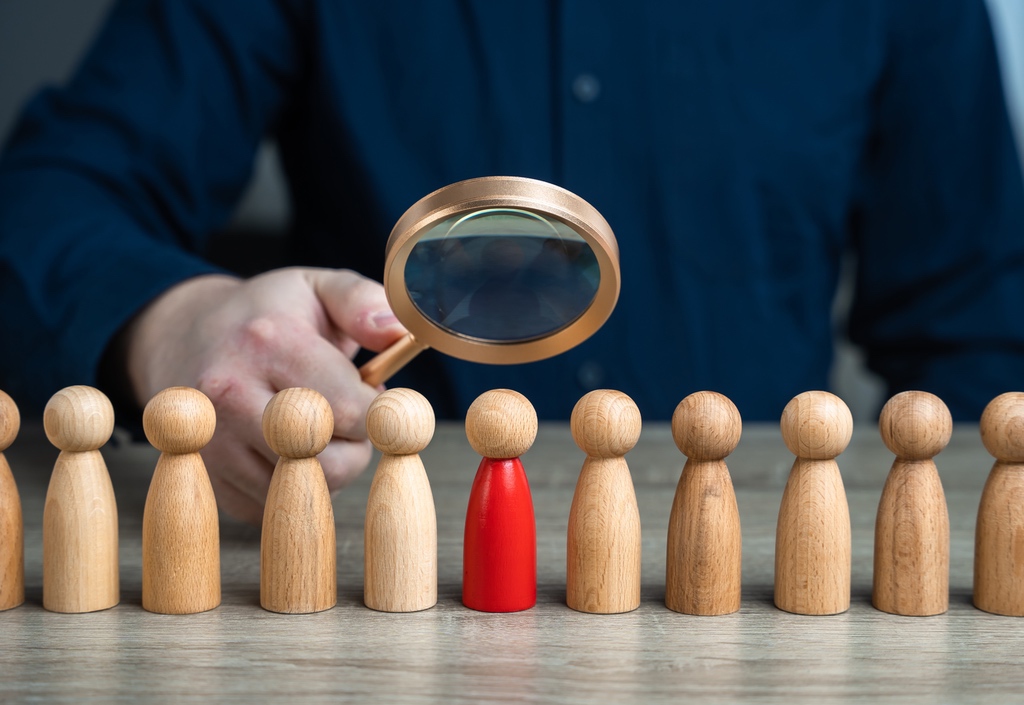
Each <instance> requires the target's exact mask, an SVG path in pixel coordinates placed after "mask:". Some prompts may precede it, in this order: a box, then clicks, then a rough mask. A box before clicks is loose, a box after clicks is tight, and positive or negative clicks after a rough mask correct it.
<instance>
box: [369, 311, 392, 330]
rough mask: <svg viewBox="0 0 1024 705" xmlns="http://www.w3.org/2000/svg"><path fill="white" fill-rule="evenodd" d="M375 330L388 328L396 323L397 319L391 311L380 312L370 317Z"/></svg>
mask: <svg viewBox="0 0 1024 705" xmlns="http://www.w3.org/2000/svg"><path fill="white" fill-rule="evenodd" d="M370 320H371V321H372V322H373V325H374V327H375V328H390V327H391V326H393V325H395V324H396V323H398V318H397V317H396V316H395V314H394V313H392V312H391V311H380V312H379V313H375V314H373V316H371V317H370Z"/></svg>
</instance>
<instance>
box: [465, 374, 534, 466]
mask: <svg viewBox="0 0 1024 705" xmlns="http://www.w3.org/2000/svg"><path fill="white" fill-rule="evenodd" d="M466 438H468V439H469V445H471V446H472V447H473V450H475V451H476V452H477V453H479V454H480V455H482V456H483V457H485V458H492V459H495V460H501V459H506V458H518V457H519V456H520V455H522V454H523V453H525V452H526V451H528V450H530V446H532V445H533V442H534V441H535V440H536V439H537V412H536V410H534V408H533V404H531V403H530V400H529V399H527V398H526V397H524V396H523V395H522V394H520V393H519V392H515V391H512V390H511V389H492V390H490V391H489V392H484V393H483V394H481V395H480V396H478V397H477V398H476V400H475V401H474V402H473V403H472V404H471V405H470V407H469V410H468V411H467V412H466Z"/></svg>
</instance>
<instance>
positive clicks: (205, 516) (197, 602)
mask: <svg viewBox="0 0 1024 705" xmlns="http://www.w3.org/2000/svg"><path fill="white" fill-rule="evenodd" d="M142 425H143V429H144V430H145V432H146V438H148V439H149V442H150V444H152V446H153V447H154V448H156V449H157V450H159V451H161V453H160V459H159V460H157V464H156V470H155V471H154V473H153V479H152V480H151V482H150V485H149V493H148V494H147V495H146V508H145V511H144V513H143V515H142V607H143V608H144V609H146V610H149V611H150V612H159V613H161V614H192V613H195V612H205V611H206V610H212V609H213V608H214V607H216V606H217V605H219V604H220V526H219V522H218V518H217V500H216V499H215V498H214V495H213V486H212V485H211V484H210V477H209V475H207V472H206V465H205V464H204V463H203V458H202V456H200V455H199V451H200V450H202V449H203V448H204V447H205V446H206V444H207V443H209V442H210V440H211V439H212V438H213V431H214V428H215V426H216V413H215V412H214V409H213V404H212V403H211V402H210V400H209V399H208V398H207V397H206V395H205V394H203V393H202V392H200V391H199V390H198V389H191V388H189V387H171V388H170V389H165V390H164V391H162V392H160V393H159V394H157V395H156V396H154V397H153V398H152V399H151V400H150V401H149V403H148V404H147V405H146V409H145V411H144V412H143V415H142Z"/></svg>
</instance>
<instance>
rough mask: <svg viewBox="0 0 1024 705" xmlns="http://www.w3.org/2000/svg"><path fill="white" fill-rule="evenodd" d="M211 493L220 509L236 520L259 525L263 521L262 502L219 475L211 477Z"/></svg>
mask: <svg viewBox="0 0 1024 705" xmlns="http://www.w3.org/2000/svg"><path fill="white" fill-rule="evenodd" d="M210 484H211V485H213V494H214V496H215V497H216V498H217V506H218V507H220V509H221V511H223V512H224V513H225V514H227V515H228V516H230V517H231V518H233V519H237V520H238V521H244V522H245V523H246V524H252V525H253V526H259V525H260V524H262V523H263V504H262V503H260V502H257V501H255V500H254V499H253V498H252V497H250V496H249V495H248V494H246V493H245V492H242V491H241V490H240V489H238V488H237V487H235V485H233V484H232V483H230V482H228V481H227V480H225V479H223V478H220V477H211V478H210Z"/></svg>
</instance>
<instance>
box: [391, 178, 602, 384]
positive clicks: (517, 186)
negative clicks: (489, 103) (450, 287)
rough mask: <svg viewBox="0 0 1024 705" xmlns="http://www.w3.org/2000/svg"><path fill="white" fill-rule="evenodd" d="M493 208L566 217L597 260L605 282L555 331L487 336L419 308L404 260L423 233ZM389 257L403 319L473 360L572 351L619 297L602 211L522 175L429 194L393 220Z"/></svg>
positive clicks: (446, 349)
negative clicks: (514, 337)
mask: <svg viewBox="0 0 1024 705" xmlns="http://www.w3.org/2000/svg"><path fill="white" fill-rule="evenodd" d="M491 208H509V209H518V210H523V211H528V212H531V213H535V214H538V215H541V216H544V217H546V218H550V219H553V220H557V221H561V222H562V223H564V224H565V225H567V226H569V227H570V228H571V229H572V230H573V231H574V232H576V233H577V234H578V235H579V236H580V237H582V238H583V239H584V240H585V241H586V243H587V244H588V245H589V246H590V248H591V250H593V252H594V256H595V258H596V259H597V262H598V267H599V272H600V281H599V282H598V288H597V293H596V294H595V296H594V300H593V301H592V302H591V304H590V306H589V307H587V309H586V311H584V312H583V314H581V315H580V316H579V317H578V318H576V319H575V320H574V321H572V322H570V323H568V324H567V325H566V326H565V327H563V328H560V329H558V330H556V331H554V332H553V333H551V334H550V335H545V336H542V337H538V338H531V339H529V340H523V341H488V340H481V339H479V338H471V337H468V336H465V335H461V334H459V333H457V332H455V331H451V330H448V329H446V328H443V327H441V326H440V325H438V324H437V323H435V322H434V321H431V320H430V319H429V318H427V316H426V315H424V314H423V313H422V312H421V311H420V310H419V309H418V308H417V307H416V304H414V303H413V301H412V298H410V296H409V291H408V289H407V288H406V286H405V265H406V262H407V261H408V259H409V254H410V253H411V252H412V249H413V247H414V246H415V245H416V243H417V242H418V241H419V238H420V237H421V236H422V235H423V234H424V233H427V232H429V231H430V230H431V228H433V227H434V226H435V225H437V224H438V223H440V222H442V221H444V220H447V219H448V218H451V217H453V216H458V215H463V214H467V213H472V212H476V211H480V210H485V209H491ZM385 262H386V263H385V265H384V288H385V291H386V293H387V297H388V301H389V303H390V304H391V308H392V310H393V311H394V312H395V315H396V316H397V317H398V320H400V321H401V322H402V323H403V324H404V325H405V327H406V328H407V329H408V330H409V332H410V333H412V335H413V337H414V338H415V339H416V340H417V341H419V342H420V343H422V344H423V345H426V346H428V347H431V348H435V349H436V350H440V351H441V352H443V353H445V354H446V355H451V356H453V357H457V358H460V359H462V360H469V361H471V362H486V363H490V364H499V365H510V364H516V363H521V362H533V361H535V360H543V359H544V358H548V357H552V356H554V355H557V354H559V353H561V352H564V351H566V350H569V349H570V348H572V347H575V346H576V345H578V344H580V343H582V342H583V341H584V340H586V339H587V338H589V337H590V336H591V335H593V334H594V333H595V332H597V330H598V329H599V328H600V327H601V326H602V325H603V324H604V322H605V321H606V320H608V317H609V316H610V315H611V313H612V311H613V310H614V309H615V303H616V302H617V301H618V298H619V287H620V273H619V246H618V243H617V242H616V241H615V235H614V234H613V233H612V229H611V226H609V225H608V222H607V221H606V220H605V219H604V216H602V215H601V214H600V213H599V212H598V211H597V209H596V208H594V207H593V206H592V205H590V204H589V203H587V202H586V201H584V200H583V199H582V198H580V197H579V196H577V195H576V194H574V193H572V192H571V191H567V190H565V189H564V188H561V187H560V186H555V185H554V184H549V183H547V182H545V181H538V180H536V179H527V178H523V177H517V176H485V177H481V178H476V179H468V180H466V181H459V182H458V183H454V184H451V185H449V186H445V187H444V188H441V189H438V190H437V191H434V192H433V193H431V194H429V195H427V196H424V197H423V198H421V199H420V200H419V201H417V202H416V203H414V204H413V205H412V206H411V207H410V208H409V210H407V211H406V212H405V213H404V214H403V215H402V217H401V218H399V219H398V222H397V223H395V227H394V228H393V229H392V231H391V236H390V237H389V238H388V244H387V248H386V250H385Z"/></svg>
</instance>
